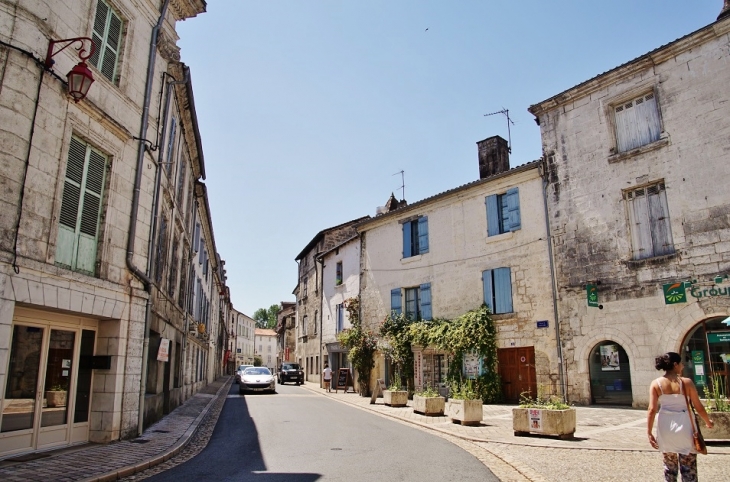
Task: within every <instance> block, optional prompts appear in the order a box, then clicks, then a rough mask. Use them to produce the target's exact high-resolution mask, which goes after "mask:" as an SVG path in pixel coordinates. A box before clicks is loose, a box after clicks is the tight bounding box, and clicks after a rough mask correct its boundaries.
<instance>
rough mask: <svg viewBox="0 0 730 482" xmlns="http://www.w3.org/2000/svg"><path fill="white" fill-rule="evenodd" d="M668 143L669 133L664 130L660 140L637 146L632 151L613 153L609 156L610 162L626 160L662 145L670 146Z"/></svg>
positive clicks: (659, 147)
mask: <svg viewBox="0 0 730 482" xmlns="http://www.w3.org/2000/svg"><path fill="white" fill-rule="evenodd" d="M668 145H669V135H668V134H667V133H666V132H662V134H661V135H660V136H659V140H657V141H654V142H652V143H651V144H645V145H643V146H641V147H637V148H636V149H631V150H630V151H626V152H619V153H618V154H612V155H610V156H608V163H609V164H612V163H614V162H620V161H624V160H626V159H629V158H631V157H635V156H640V155H642V154H645V153H647V152H651V151H653V150H656V149H661V148H662V147H664V146H668Z"/></svg>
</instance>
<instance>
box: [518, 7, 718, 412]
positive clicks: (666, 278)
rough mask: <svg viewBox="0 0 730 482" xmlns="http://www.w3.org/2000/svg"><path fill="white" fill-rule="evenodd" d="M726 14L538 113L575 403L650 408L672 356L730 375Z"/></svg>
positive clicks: (698, 374) (700, 375)
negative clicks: (663, 362)
mask: <svg viewBox="0 0 730 482" xmlns="http://www.w3.org/2000/svg"><path fill="white" fill-rule="evenodd" d="M726 4H727V2H726ZM728 13H729V12H728V11H727V6H726V9H725V10H724V11H723V14H722V15H721V17H720V18H719V19H718V20H717V21H715V22H713V23H711V24H709V25H707V26H706V27H704V28H701V29H699V30H697V31H696V32H692V33H690V34H688V35H686V36H684V37H682V38H680V39H677V40H675V41H673V42H671V43H669V44H666V45H664V46H662V47H659V48H657V49H655V50H653V51H651V52H649V53H647V54H644V55H642V56H640V57H638V58H636V59H634V60H631V61H629V62H626V63H625V64H623V65H620V66H618V67H616V68H613V69H611V70H609V71H607V72H605V73H603V74H601V75H598V76H596V77H594V78H592V79H589V80H587V81H585V82H582V83H580V84H578V85H576V86H575V87H572V88H570V89H568V90H566V91H564V92H561V93H559V94H557V95H555V96H553V97H551V98H549V99H547V100H544V101H542V102H540V103H538V104H535V105H533V106H531V107H530V108H529V111H530V112H531V113H532V114H534V115H535V117H536V120H537V122H538V123H539V125H540V131H541V135H542V147H543V154H544V159H545V162H546V165H547V168H546V169H547V171H546V174H547V179H548V186H547V196H548V202H549V220H550V229H551V237H552V242H553V244H554V257H555V266H556V277H557V286H558V287H559V295H558V299H559V304H558V311H559V316H560V332H561V341H562V349H563V353H564V358H565V369H566V381H567V391H568V399H569V400H570V401H574V402H581V403H596V404H600V403H607V404H626V405H633V406H636V407H640V406H646V405H647V403H648V393H649V384H650V382H651V380H652V379H654V378H655V377H656V376H657V372H656V371H655V370H654V357H655V356H657V355H660V354H662V353H664V352H667V351H675V352H679V353H682V354H683V355H684V356H685V360H686V368H685V369H686V373H685V375H687V376H690V377H693V378H694V380H695V382H696V383H697V385H698V386H700V387H702V386H703V385H706V384H707V383H708V378H707V375H709V374H717V375H720V376H722V377H725V379H726V380H727V374H728V364H727V363H726V362H727V360H726V359H724V357H723V356H722V355H725V354H727V353H730V333H728V331H729V328H728V326H727V323H723V320H725V319H726V318H727V317H728V315H730V298H729V297H728V292H730V282H729V279H728V274H729V273H730V217H729V216H730V215H729V214H728V213H730V195H728V190H727V186H726V180H727V179H728V177H729V176H730V149H728V137H729V136H730V89H728V88H727V85H728V82H729V81H730V56H729V55H730V52H729V51H728V44H729V39H730V18H728V16H727V14H728ZM596 294H597V297H596V296H595V295H596Z"/></svg>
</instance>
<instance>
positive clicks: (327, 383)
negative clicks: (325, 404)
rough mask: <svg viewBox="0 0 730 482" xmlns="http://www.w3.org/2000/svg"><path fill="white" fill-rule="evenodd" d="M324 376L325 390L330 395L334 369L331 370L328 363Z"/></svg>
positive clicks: (323, 371)
mask: <svg viewBox="0 0 730 482" xmlns="http://www.w3.org/2000/svg"><path fill="white" fill-rule="evenodd" d="M322 375H323V378H324V388H325V389H326V390H327V392H328V393H329V392H330V391H331V390H330V383H331V382H332V369H331V368H330V366H329V364H328V363H325V364H324V370H322Z"/></svg>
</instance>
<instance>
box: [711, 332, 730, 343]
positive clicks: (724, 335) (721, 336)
mask: <svg viewBox="0 0 730 482" xmlns="http://www.w3.org/2000/svg"><path fill="white" fill-rule="evenodd" d="M707 342H708V343H728V342H730V331H722V332H719V333H708V334H707Z"/></svg>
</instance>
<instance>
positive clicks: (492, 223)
mask: <svg viewBox="0 0 730 482" xmlns="http://www.w3.org/2000/svg"><path fill="white" fill-rule="evenodd" d="M484 202H485V203H486V205H487V236H495V235H497V234H499V206H498V205H497V196H496V195H491V196H487V199H486V200H485V201H484Z"/></svg>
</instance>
